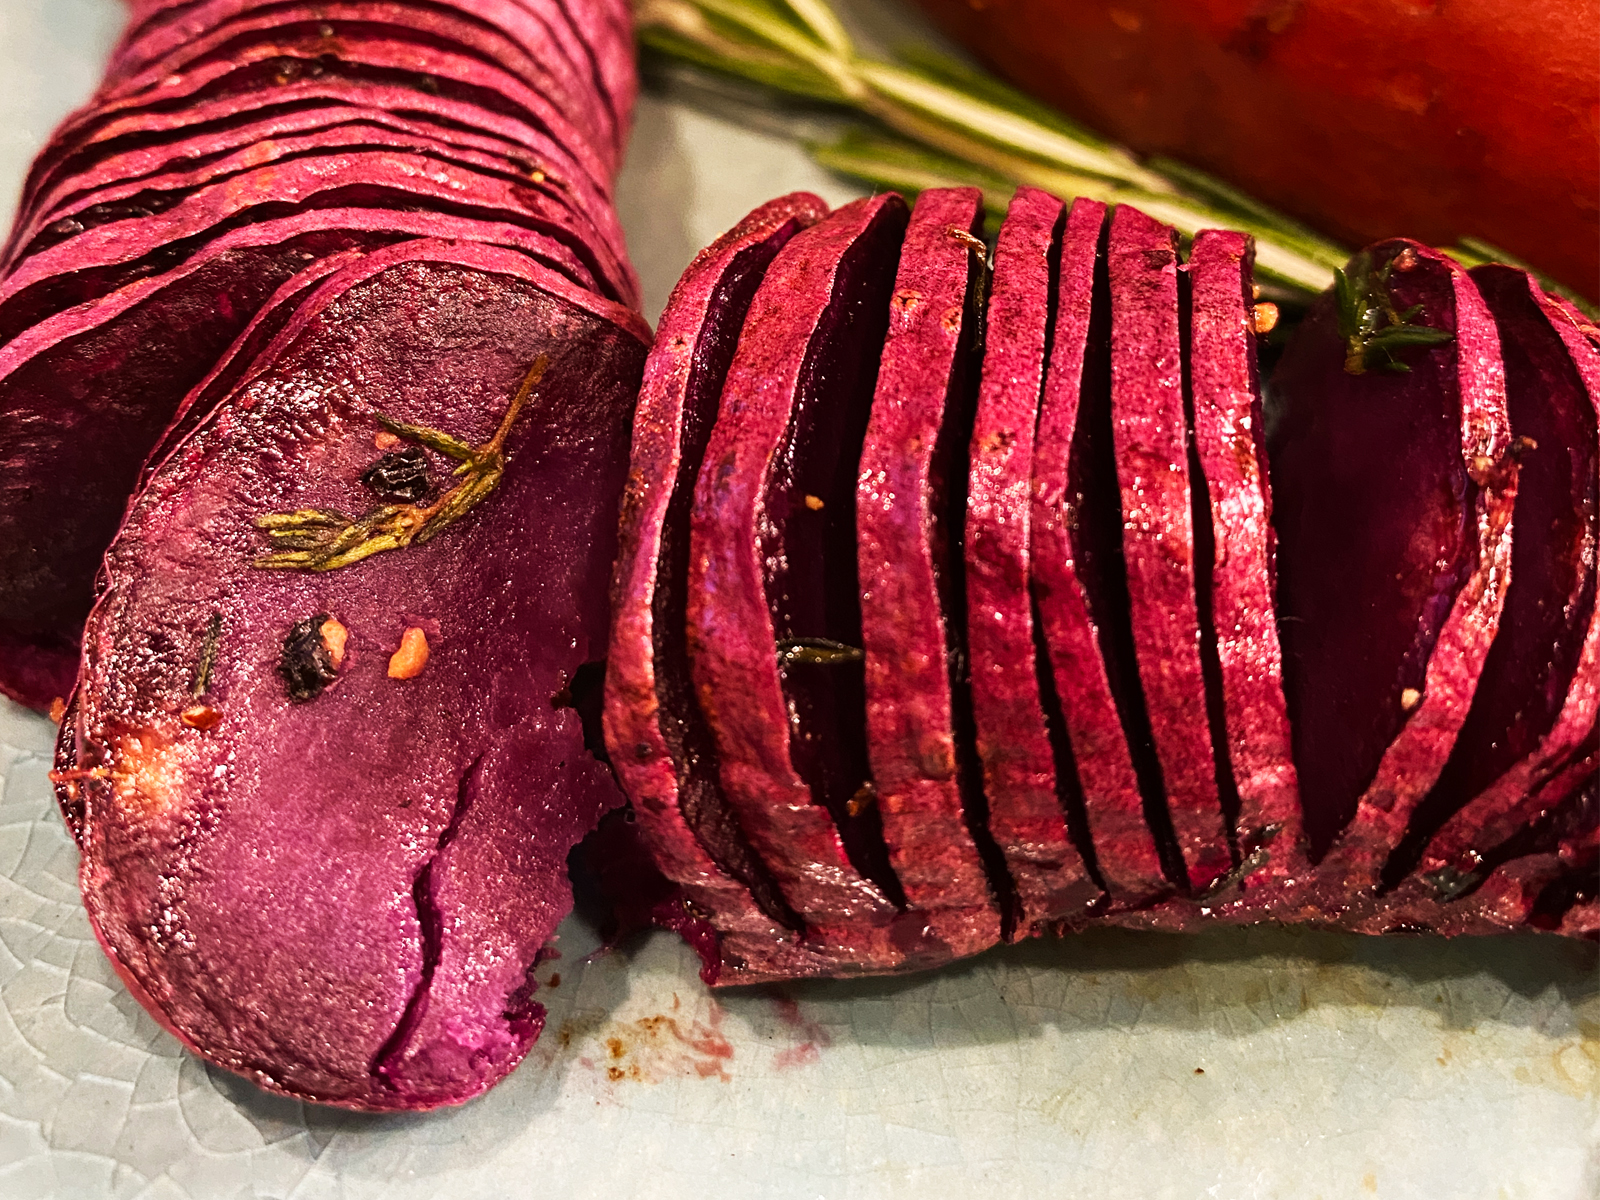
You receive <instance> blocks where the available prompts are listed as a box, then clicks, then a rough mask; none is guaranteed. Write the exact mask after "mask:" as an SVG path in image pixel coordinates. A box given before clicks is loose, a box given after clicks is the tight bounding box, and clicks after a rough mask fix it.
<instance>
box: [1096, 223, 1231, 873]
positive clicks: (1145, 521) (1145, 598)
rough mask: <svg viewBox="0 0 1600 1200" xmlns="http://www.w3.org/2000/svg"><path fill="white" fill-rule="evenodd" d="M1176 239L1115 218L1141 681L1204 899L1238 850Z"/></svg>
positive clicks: (1114, 389)
mask: <svg viewBox="0 0 1600 1200" xmlns="http://www.w3.org/2000/svg"><path fill="white" fill-rule="evenodd" d="M1176 238H1177V235H1176V233H1175V232H1174V231H1173V230H1172V229H1171V227H1170V226H1167V225H1163V224H1161V223H1160V222H1159V221H1155V220H1153V219H1151V218H1150V217H1148V216H1146V215H1145V214H1144V213H1142V212H1140V211H1139V210H1138V209H1135V208H1133V207H1131V206H1129V205H1126V204H1124V205H1121V206H1119V207H1118V208H1117V210H1116V211H1115V212H1114V213H1112V214H1111V224H1110V231H1109V233H1108V235H1107V246H1106V264H1107V274H1108V276H1109V278H1110V290H1111V417H1112V429H1113V434H1114V440H1115V445H1116V457H1117V482H1118V486H1119V488H1120V490H1121V494H1122V548H1123V559H1124V562H1125V563H1126V565H1127V579H1128V601H1129V606H1130V616H1131V618H1132V626H1133V641H1134V646H1135V651H1136V653H1137V656H1138V662H1139V680H1140V684H1141V687H1142V689H1143V693H1144V699H1145V706H1146V710H1147V712H1148V714H1149V720H1150V729H1151V735H1152V739H1153V741H1154V745H1155V751H1156V756H1157V759H1158V761H1159V764H1160V778H1161V785H1162V790H1163V792H1164V795H1165V798H1166V808H1167V812H1168V814H1169V817H1170V820H1171V822H1172V824H1171V829H1172V834H1173V836H1174V838H1175V847H1176V851H1177V853H1178V854H1179V855H1181V856H1182V861H1183V863H1184V868H1185V871H1186V876H1187V878H1186V882H1187V884H1188V886H1189V887H1190V888H1191V889H1193V890H1195V891H1201V890H1203V889H1205V888H1207V887H1208V886H1210V885H1211V884H1212V883H1214V882H1215V881H1216V880H1218V879H1220V878H1221V877H1223V876H1224V875H1226V874H1227V873H1228V872H1229V871H1230V870H1231V868H1232V866H1233V848H1232V847H1231V846H1230V838H1229V837H1228V831H1227V829H1226V826H1225V822H1224V815H1223V810H1222V801H1221V797H1220V796H1219V794H1218V788H1217V771H1216V767H1215V764H1214V756H1213V754H1212V753H1211V727H1210V721H1209V716H1208V713H1207V707H1206V688H1205V678H1204V670H1203V668H1202V665H1201V659H1200V641H1201V634H1200V614H1199V610H1198V607H1197V599H1196V596H1197V593H1196V563H1195V527H1194V516H1193V508H1192V497H1191V486H1192V485H1191V481H1190V477H1189V461H1188V446H1187V445H1186V437H1185V432H1186V431H1185V421H1184V412H1183V356H1182V347H1181V344H1180V333H1179V319H1178V313H1179V305H1178V256H1177V242H1176ZM1161 832H1162V831H1160V830H1158V831H1157V836H1158V837H1159V836H1161Z"/></svg>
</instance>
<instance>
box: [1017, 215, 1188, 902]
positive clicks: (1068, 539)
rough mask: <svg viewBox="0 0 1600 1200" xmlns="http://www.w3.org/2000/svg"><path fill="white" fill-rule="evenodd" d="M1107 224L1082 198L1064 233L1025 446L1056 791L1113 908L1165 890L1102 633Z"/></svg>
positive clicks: (1110, 556) (1111, 570) (1121, 657)
mask: <svg viewBox="0 0 1600 1200" xmlns="http://www.w3.org/2000/svg"><path fill="white" fill-rule="evenodd" d="M1105 215H1106V209H1105V205H1103V204H1100V203H1099V202H1098V201H1093V200H1078V201H1076V202H1075V203H1074V204H1073V206H1072V209H1071V211H1070V212H1069V213H1068V214H1067V223H1066V227H1065V229H1064V231H1063V233H1062V238H1061V254H1060V263H1059V266H1058V267H1057V269H1056V280H1057V282H1056V298H1055V326H1054V335H1053V339H1052V343H1051V347H1050V363H1049V368H1048V370H1047V372H1046V374H1045V380H1044V392H1043V399H1042V402H1041V405H1040V409H1039V429H1038V440H1037V441H1036V442H1035V444H1034V448H1033V501H1032V505H1033V511H1032V521H1033V525H1032V531H1031V532H1032V538H1033V554H1032V558H1031V561H1030V564H1029V566H1030V570H1031V572H1032V580H1031V581H1032V586H1033V595H1034V600H1035V603H1036V604H1037V606H1038V614H1039V626H1040V630H1041V631H1042V634H1043V638H1044V643H1045V646H1046V647H1047V648H1048V653H1049V664H1048V669H1049V671H1050V672H1051V682H1052V683H1053V685H1054V694H1055V696H1056V697H1057V700H1058V703H1059V704H1060V708H1061V719H1062V724H1063V730H1062V735H1063V736H1064V737H1065V740H1066V742H1067V746H1068V748H1069V749H1070V753H1071V757H1072V762H1071V763H1070V764H1065V763H1064V764H1063V768H1066V767H1069V766H1070V767H1071V769H1072V771H1073V774H1074V775H1075V779H1071V778H1061V779H1059V780H1058V785H1059V786H1061V787H1063V788H1065V787H1070V786H1074V785H1075V786H1077V787H1078V788H1079V790H1080V792H1081V796H1082V805H1083V810H1084V822H1085V825H1086V841H1087V843H1088V845H1089V846H1090V847H1091V853H1092V855H1093V859H1092V861H1093V864H1094V869H1095V871H1096V872H1097V873H1098V876H1099V878H1100V880H1101V881H1102V882H1103V883H1104V884H1105V885H1106V887H1107V888H1108V890H1109V891H1110V894H1111V896H1112V898H1113V900H1114V901H1115V902H1117V903H1128V902H1131V903H1138V902H1141V901H1143V900H1146V899H1148V898H1150V897H1152V896H1156V895H1158V894H1160V893H1162V892H1165V891H1167V890H1169V888H1170V885H1169V884H1168V882H1167V880H1166V878H1165V876H1164V874H1163V872H1162V865H1161V857H1160V851H1159V848H1158V846H1157V845H1156V841H1155V838H1154V835H1153V834H1152V832H1151V828H1150V824H1149V822H1148V821H1147V820H1146V818H1145V801H1144V796H1143V792H1142V790H1141V787H1140V781H1139V772H1138V770H1137V768H1136V767H1135V765H1134V758H1133V753H1132V751H1131V750H1130V749H1129V739H1128V736H1127V735H1126V734H1124V732H1123V717H1122V716H1121V715H1120V713H1119V699H1118V690H1119V689H1118V688H1117V687H1115V686H1114V684H1113V680H1114V679H1116V680H1117V682H1118V683H1121V684H1122V689H1121V690H1122V692H1123V697H1122V700H1121V705H1122V706H1128V705H1133V704H1137V703H1138V697H1137V695H1136V694H1135V695H1134V696H1133V697H1131V698H1130V697H1128V696H1127V694H1126V693H1127V682H1128V681H1129V680H1130V679H1132V680H1133V685H1134V691H1135V692H1136V691H1137V680H1136V671H1137V668H1136V666H1135V665H1134V662H1133V656H1132V654H1131V652H1129V653H1125V654H1121V653H1119V650H1118V648H1117V644H1116V641H1115V639H1114V635H1113V634H1112V630H1111V628H1110V626H1113V625H1116V624H1117V623H1118V622H1119V619H1120V617H1121V614H1120V611H1117V610H1120V609H1121V608H1123V607H1125V604H1121V603H1118V601H1119V600H1121V598H1122V597H1123V596H1125V595H1126V586H1125V585H1124V586H1123V587H1122V588H1121V590H1120V591H1121V594H1120V595H1118V594H1117V592H1116V591H1115V590H1114V584H1113V582H1112V580H1111V579H1109V578H1107V576H1108V575H1115V576H1118V577H1120V575H1121V571H1122V566H1121V561H1120V559H1121V546H1120V543H1121V523H1122V521H1121V516H1122V514H1121V506H1120V503H1119V501H1118V499H1117V484H1116V478H1115V464H1114V462H1113V461H1112V457H1111V448H1110V441H1111V438H1110V411H1111V410H1110V399H1111V392H1110V374H1109V371H1110V364H1109V361H1108V350H1109V346H1110V338H1109V335H1108V332H1107V331H1108V322H1109V321H1110V316H1111V314H1110V306H1109V300H1108V298H1107V296H1106V295H1105V292H1104V274H1105V261H1104V255H1103V254H1102V253H1101V248H1102V244H1103V235H1104V224H1105ZM1117 581H1118V582H1120V578H1119V579H1118V580H1117ZM1060 774H1061V775H1062V776H1066V775H1067V770H1066V769H1062V770H1061V771H1060Z"/></svg>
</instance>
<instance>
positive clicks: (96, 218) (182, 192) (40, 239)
mask: <svg viewBox="0 0 1600 1200" xmlns="http://www.w3.org/2000/svg"><path fill="white" fill-rule="evenodd" d="M256 132H257V133H258V134H259V132H260V131H259V130H257V131H256ZM189 149H190V151H191V155H192V156H191V157H186V158H185V160H184V163H183V167H182V169H179V170H172V171H166V172H161V173H158V174H154V175H143V176H141V177H139V178H136V179H132V180H126V181H122V180H119V181H117V182H115V183H112V184H110V185H107V186H103V187H100V188H94V189H87V190H83V189H80V190H79V191H78V192H77V194H75V195H74V196H73V197H72V198H71V199H70V200H67V201H65V202H63V203H59V204H56V205H54V206H52V207H41V208H39V209H38V211H37V212H36V213H34V214H33V215H32V216H31V217H29V218H28V219H27V220H26V221H25V222H22V223H21V224H19V226H18V228H17V229H16V231H15V233H14V234H13V241H12V243H11V244H12V246H13V247H14V249H13V251H12V253H11V255H10V257H9V259H8V263H7V269H8V271H14V270H16V269H17V266H18V264H19V263H20V262H21V261H22V260H23V259H25V258H27V257H29V256H31V255H35V254H38V253H40V252H41V251H43V250H46V249H49V248H51V247H52V246H55V245H57V244H59V243H61V242H64V241H67V240H68V239H70V238H74V237H77V236H79V235H81V234H82V233H84V232H85V231H87V230H90V229H95V228H99V227H101V226H104V225H108V224H111V223H113V222H117V221H125V220H134V219H142V218H148V217H156V216H158V215H162V214H165V213H167V212H168V211H169V210H171V209H173V208H174V206H176V205H179V204H182V203H183V202H185V201H187V200H188V199H190V198H191V197H192V196H194V195H195V193H196V192H198V191H199V190H200V189H202V188H207V187H211V188H215V187H216V186H217V185H218V184H221V183H223V182H229V183H233V184H234V185H235V186H240V187H248V186H249V175H250V173H251V172H253V171H258V170H261V169H263V168H266V167H268V166H279V167H281V166H283V165H286V164H287V163H289V162H291V161H297V160H298V161H304V160H308V159H323V160H326V159H327V158H328V157H330V156H333V155H359V154H365V153H370V152H383V151H390V152H398V153H400V154H403V155H404V156H405V157H406V159H408V160H426V161H428V162H433V163H437V164H439V166H440V168H441V171H442V173H443V174H444V177H445V178H448V179H450V180H451V181H452V182H454V183H457V184H458V185H459V184H460V183H463V182H465V183H466V184H467V185H468V186H469V187H471V188H472V190H473V191H474V192H477V193H479V195H478V196H477V197H475V198H477V199H479V200H480V202H488V201H489V200H490V198H491V197H495V196H498V197H500V199H501V201H502V202H504V201H505V199H506V198H507V197H516V198H517V205H516V207H517V208H519V209H526V208H527V207H528V206H529V204H530V203H531V205H532V207H533V208H534V209H535V210H536V211H539V212H541V213H544V214H546V215H547V216H548V217H549V218H550V219H551V221H552V224H554V225H557V226H561V227H564V228H567V229H569V230H571V231H573V232H575V233H576V235H577V237H578V238H580V239H581V240H582V241H584V242H585V243H588V244H594V245H597V246H600V247H602V252H601V257H603V258H604V260H605V261H607V262H609V263H611V264H613V265H612V266H611V267H609V268H608V270H612V271H614V272H615V273H616V274H617V277H618V278H625V277H627V269H626V267H625V266H624V265H623V263H622V261H621V260H622V258H623V255H622V252H621V251H620V250H618V249H617V248H616V247H615V246H613V245H612V244H611V242H610V240H609V237H608V236H607V234H605V233H604V232H602V230H601V229H600V228H599V227H598V226H597V225H595V224H594V223H593V222H592V221H590V220H589V219H588V215H587V213H585V212H581V211H574V209H575V207H576V206H575V204H574V200H573V198H572V197H570V196H568V195H566V194H565V193H564V192H563V191H562V190H561V189H559V188H558V187H556V186H554V185H553V184H551V183H550V182H549V181H547V180H546V179H543V178H540V177H538V175H537V174H536V175H535V176H533V177H530V175H529V173H528V171H527V170H526V164H525V162H524V163H523V164H521V165H519V164H517V163H513V162H512V161H510V159H509V158H508V157H506V156H505V155H504V154H502V155H492V154H484V153H482V152H479V151H475V150H471V149H466V148H461V147H454V146H444V145H441V144H439V143H437V142H436V141H434V140H433V139H432V138H430V137H427V136H419V135H418V133H416V132H402V131H400V130H396V129H391V128H388V127H387V126H386V125H385V124H379V123H374V122H368V121H346V122H340V123H338V124H335V125H333V126H331V127H328V128H322V129H314V130H311V131H309V132H305V133H299V134H292V135H288V136H283V137H261V136H254V137H252V138H251V139H250V141H249V142H248V143H247V144H246V145H245V146H244V147H242V148H237V149H234V150H233V151H232V152H231V153H223V154H217V155H201V154H199V153H198V151H199V150H200V149H201V146H200V145H197V144H193V143H191V144H190V147H189ZM314 167H315V169H319V170H320V169H323V168H324V163H322V162H318V163H316V164H314ZM480 181H481V184H480ZM79 182H80V183H81V181H79ZM286 195H290V196H292V195H293V193H292V192H286ZM584 257H591V256H590V255H588V254H585V255H584Z"/></svg>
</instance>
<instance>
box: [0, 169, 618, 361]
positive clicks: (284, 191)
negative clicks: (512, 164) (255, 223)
mask: <svg viewBox="0 0 1600 1200" xmlns="http://www.w3.org/2000/svg"><path fill="white" fill-rule="evenodd" d="M345 207H370V208H373V209H377V210H389V209H405V208H414V207H420V208H424V211H426V209H427V208H432V209H433V210H434V211H435V212H438V213H439V214H440V215H441V216H457V217H464V218H467V219H470V220H478V221H482V222H485V223H486V224H487V223H502V222H503V223H505V224H507V225H511V226H513V227H518V226H520V227H523V228H525V229H526V230H527V231H528V239H529V241H530V242H535V241H537V242H539V243H541V254H542V256H543V257H545V258H546V260H547V261H549V262H551V263H553V264H556V265H558V266H559V267H560V268H561V269H562V270H563V271H564V273H565V274H567V276H568V277H569V278H571V279H572V280H573V281H574V282H575V283H578V284H579V285H580V286H586V287H592V288H594V289H595V290H597V291H601V292H602V294H609V295H608V298H615V297H619V296H620V297H623V298H625V299H631V298H632V297H631V295H629V294H628V293H627V292H626V291H624V290H623V288H624V286H625V285H624V284H623V283H622V282H621V280H620V279H619V276H618V274H616V272H618V271H619V270H620V268H619V267H618V266H617V265H616V264H615V263H610V262H608V261H607V260H606V259H605V258H597V257H596V256H595V254H594V253H593V252H592V251H591V249H590V247H589V244H588V242H587V241H586V240H585V238H584V236H583V231H582V230H581V229H580V228H574V226H575V225H576V224H577V222H576V219H575V218H573V217H572V216H570V215H569V214H567V213H566V212H565V211H564V210H562V209H560V208H559V207H558V206H556V205H554V203H553V202H551V201H549V200H548V199H546V198H539V197H536V196H534V195H532V194H529V193H528V192H527V191H526V190H525V189H518V188H516V187H515V186H514V185H507V184H505V183H503V182H498V181H491V180H488V179H485V178H483V177H482V176H478V175H476V174H475V173H473V172H471V171H469V170H467V169H465V168H461V167H453V166H447V165H446V164H443V163H439V162H437V161H434V160H430V159H426V158H421V157H419V156H415V155H408V154H404V153H401V152H399V151H383V150H373V151H367V152H360V153H338V154H332V155H328V156H315V157H312V158H306V159H295V160H290V161H288V162H284V163H277V164H272V165H269V166H265V167H261V168H258V169H256V170H254V171H249V172H246V173H245V174H243V175H241V176H239V177H237V178H235V179H231V180H225V181H221V182H219V183H216V184H213V185H210V186H207V187H203V188H200V189H198V190H197V191H195V192H194V193H192V194H190V195H189V196H188V197H187V198H185V199H184V200H182V201H181V202H180V203H178V204H177V205H175V206H174V207H173V208H171V209H168V210H167V211H165V212H162V213H159V214H156V215H154V216H150V217H141V218H131V219H128V220H124V221H117V222H113V223H111V224H109V225H105V226H100V227H98V228H95V229H91V230H87V231H85V232H84V233H81V234H78V235H77V236H75V237H73V238H70V239H68V240H67V241H65V242H62V243H59V244H57V245H56V246H53V247H51V248H50V249H48V250H43V251H40V252H39V253H37V254H34V255H32V256H31V257H29V258H27V259H24V260H23V261H22V262H21V263H20V264H19V265H18V266H17V268H16V269H15V270H13V271H12V272H11V274H10V275H9V276H7V277H6V279H5V280H4V281H3V282H0V336H6V337H15V336H16V335H17V334H18V333H20V332H21V331H22V330H24V329H26V328H28V326H30V325H32V324H35V323H36V322H38V321H40V320H42V319H44V318H45V317H48V316H51V315H53V314H54V313H57V312H61V311H63V310H64V309H66V308H69V307H71V306H72V305H74V304H82V303H85V302H89V301H92V300H95V299H98V298H99V297H100V296H102V295H104V294H106V293H108V292H110V291H112V290H114V289H115V288H116V287H118V286H120V285H121V284H123V283H126V282H128V281H129V280H130V279H134V278H138V277H139V276H141V275H145V274H151V273H154V271H156V270H160V269H163V268H167V267H170V265H172V264H173V261H174V259H176V261H182V259H183V258H184V257H187V255H188V253H192V252H193V249H195V248H197V247H198V246H199V245H203V244H204V242H205V241H206V240H207V239H209V238H213V237H216V236H220V235H222V234H225V233H227V232H230V231H231V230H233V229H236V228H239V227H242V226H244V225H247V224H250V223H252V219H253V218H254V219H256V220H263V219H272V218H274V217H281V216H286V215H290V214H292V213H293V212H294V211H295V210H296V209H297V208H298V209H301V210H302V211H306V210H316V209H331V208H345ZM158 255H159V256H160V257H159V258H158V259H157V260H156V261H155V262H154V264H153V267H154V270H152V263H151V259H152V256H158Z"/></svg>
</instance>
